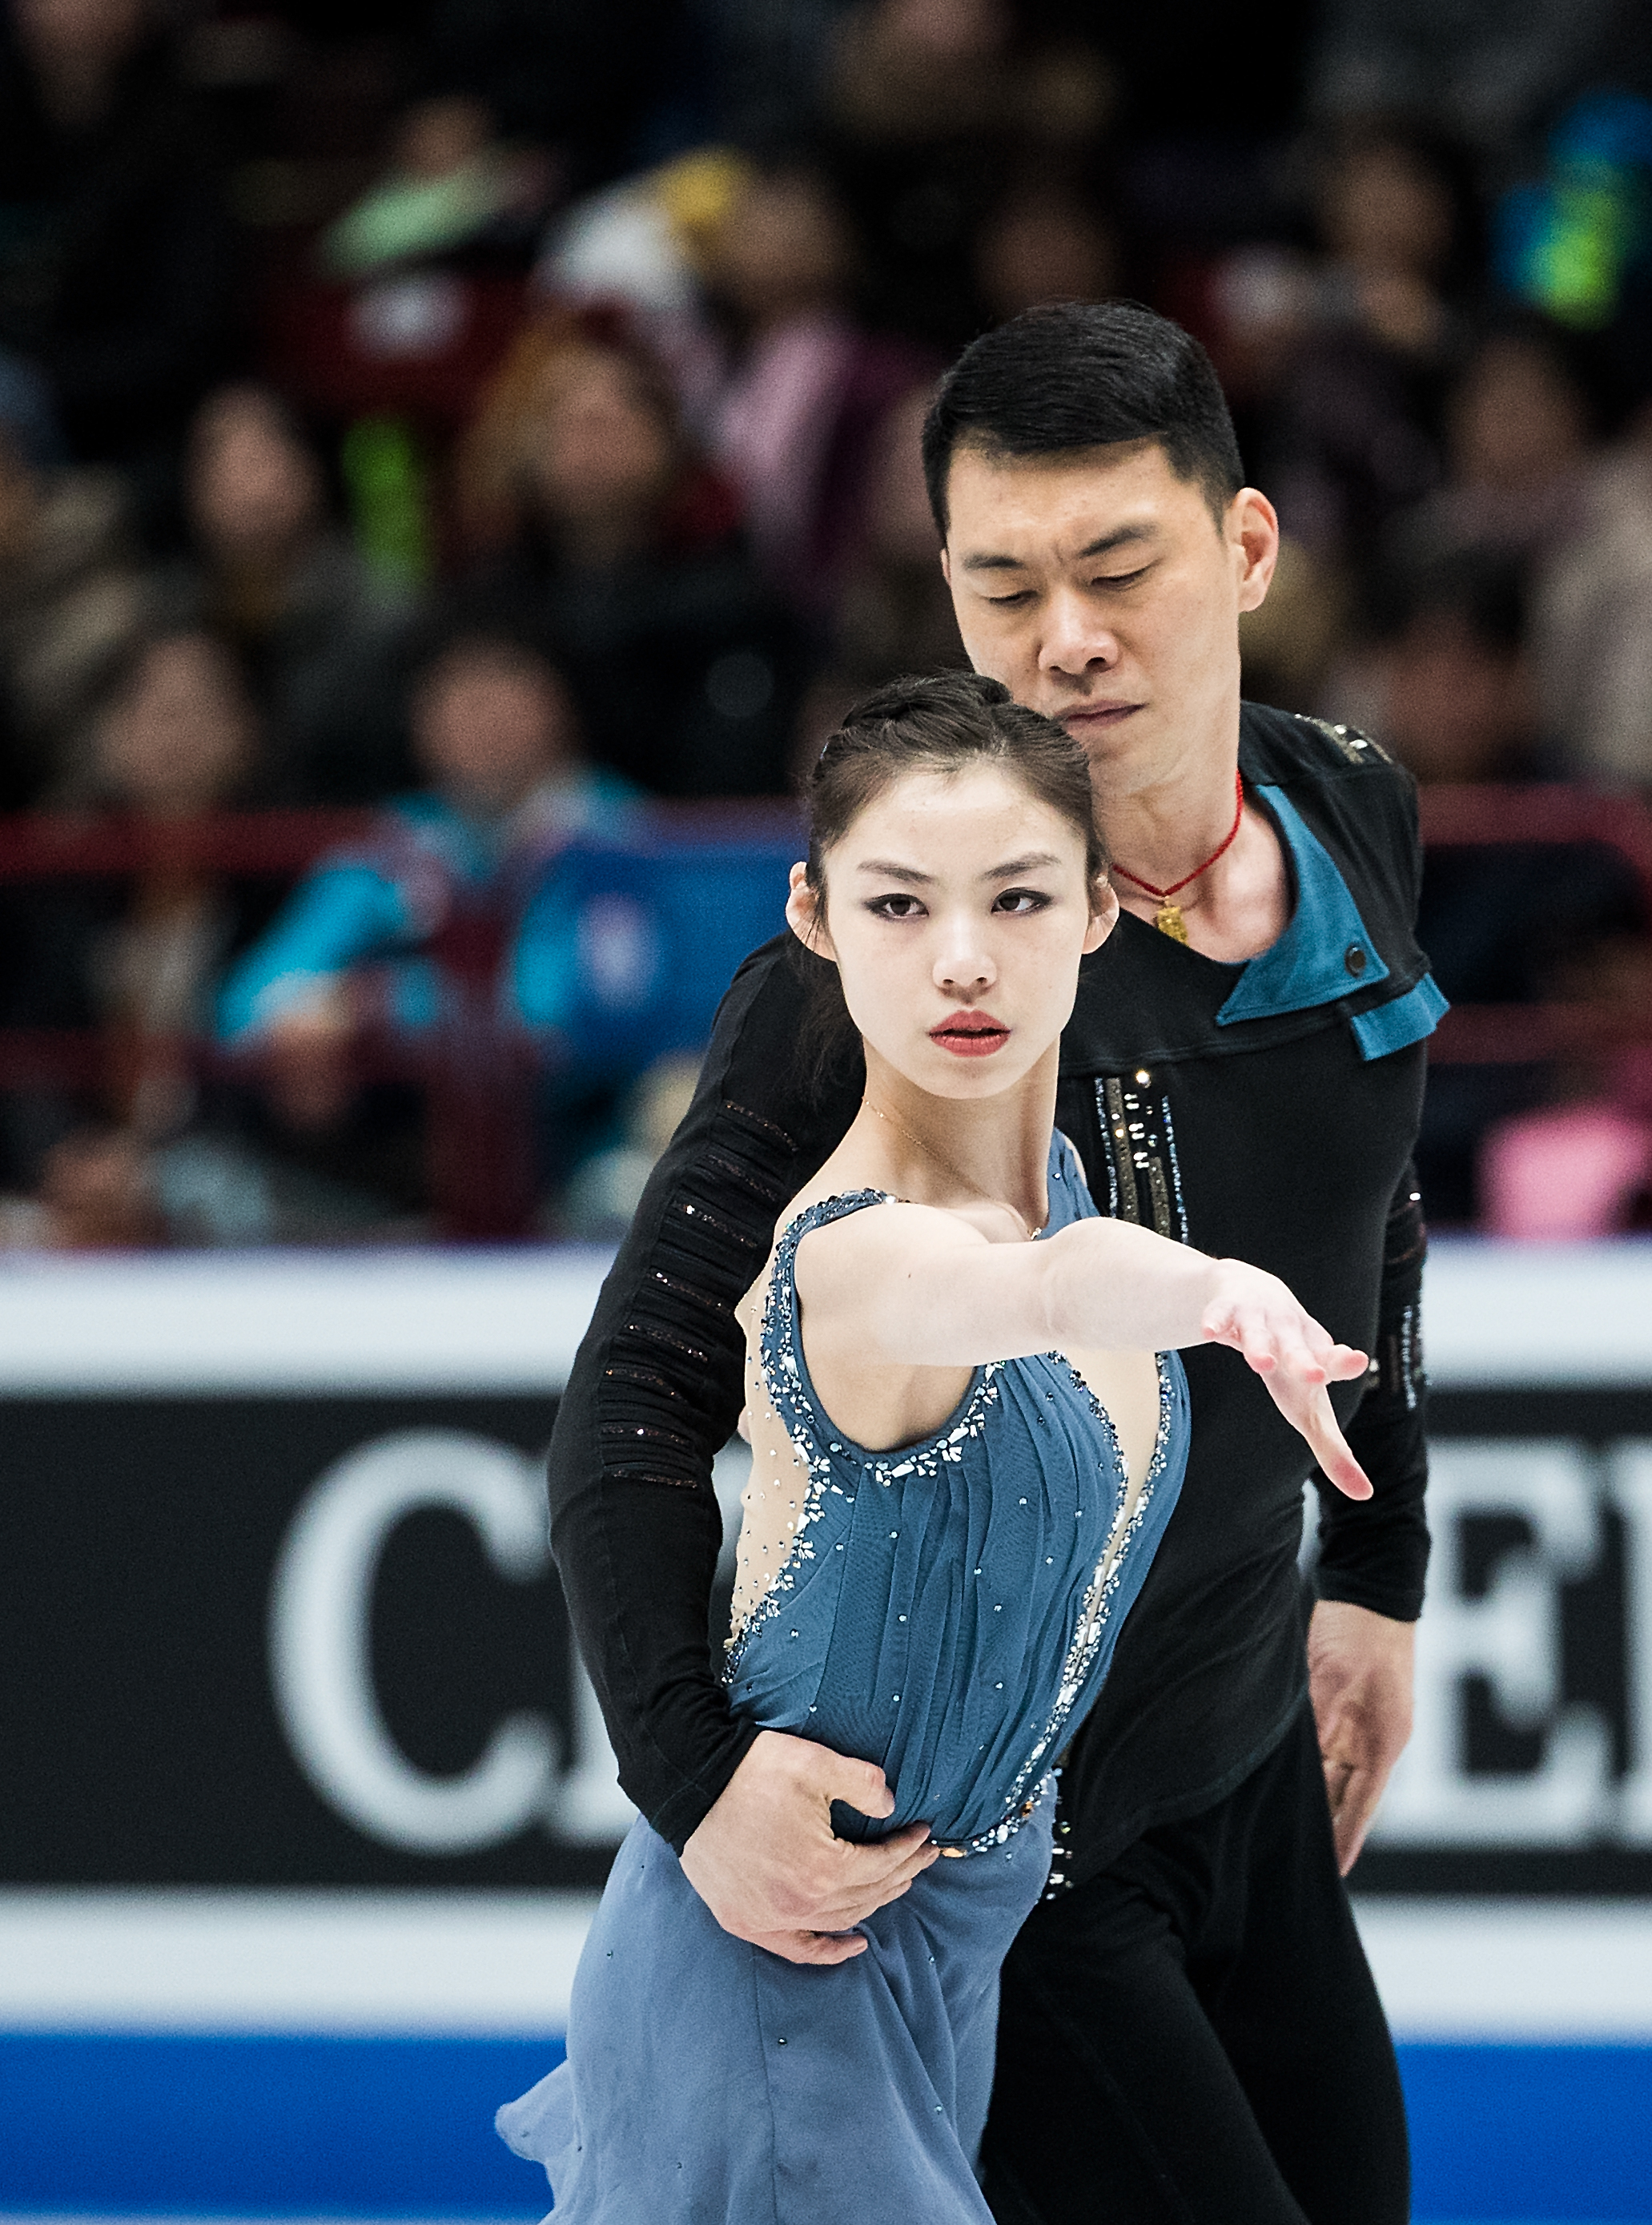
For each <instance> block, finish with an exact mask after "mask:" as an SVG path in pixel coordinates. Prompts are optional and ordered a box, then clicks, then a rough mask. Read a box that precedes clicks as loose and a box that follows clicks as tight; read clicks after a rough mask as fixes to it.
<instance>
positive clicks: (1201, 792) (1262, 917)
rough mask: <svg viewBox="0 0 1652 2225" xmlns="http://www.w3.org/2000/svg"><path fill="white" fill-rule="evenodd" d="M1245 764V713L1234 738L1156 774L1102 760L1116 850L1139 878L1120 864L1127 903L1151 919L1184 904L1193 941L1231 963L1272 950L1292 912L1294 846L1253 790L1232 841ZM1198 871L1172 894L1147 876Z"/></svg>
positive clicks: (1102, 791) (1106, 812)
mask: <svg viewBox="0 0 1652 2225" xmlns="http://www.w3.org/2000/svg"><path fill="white" fill-rule="evenodd" d="M1237 770H1238V752H1237V721H1236V731H1235V733H1234V736H1233V739H1232V742H1231V745H1228V746H1225V747H1221V748H1215V747H1212V748H1208V749H1201V750H1199V751H1196V752H1195V751H1188V752H1187V754H1186V755H1185V756H1184V757H1182V758H1180V759H1179V760H1177V761H1175V762H1174V763H1171V764H1166V765H1164V766H1162V767H1160V768H1155V769H1153V771H1152V772H1151V773H1150V774H1149V777H1146V778H1143V777H1142V768H1140V767H1138V766H1135V765H1132V764H1130V760H1129V758H1128V757H1125V758H1121V759H1120V760H1119V761H1118V762H1117V763H1116V764H1105V763H1103V764H1097V765H1095V766H1094V768H1093V777H1094V783H1095V789H1096V813H1097V817H1098V821H1099V822H1100V826H1101V830H1102V834H1103V838H1104V840H1105V842H1106V845H1107V850H1108V854H1109V856H1110V857H1111V858H1113V859H1116V860H1117V863H1118V865H1120V866H1123V867H1128V869H1129V872H1130V874H1132V875H1134V876H1135V877H1136V878H1134V879H1130V878H1126V877H1125V874H1124V873H1123V872H1115V873H1114V875H1113V885H1114V888H1115V889H1116V891H1117V895H1118V901H1119V903H1120V904H1121V905H1122V906H1123V909H1124V910H1126V911H1129V912H1133V913H1134V914H1135V915H1136V917H1137V918H1138V919H1142V920H1145V921H1147V922H1148V923H1149V925H1151V924H1153V923H1154V922H1155V921H1156V920H1157V919H1158V918H1159V916H1160V915H1161V911H1162V910H1163V909H1164V907H1165V905H1166V904H1167V903H1171V904H1174V906H1175V907H1176V909H1177V910H1178V911H1179V912H1180V918H1181V924H1182V926H1183V928H1184V929H1185V930H1186V933H1187V941H1188V942H1189V943H1190V944H1191V946H1192V947H1193V949H1195V950H1198V951H1200V952H1202V953H1203V954H1204V955H1205V956H1206V957H1207V958H1218V959H1223V960H1228V961H1230V962H1234V961H1237V960H1243V959H1246V958H1254V957H1256V956H1257V955H1258V954H1259V953H1261V952H1262V951H1263V950H1266V949H1267V948H1269V945H1270V944H1272V943H1274V942H1276V941H1278V939H1279V937H1280V935H1282V933H1283V932H1284V929H1285V926H1286V923H1287V922H1288V920H1289V917H1290V880H1289V876H1288V873H1287V872H1286V868H1285V858H1284V852H1283V850H1282V846H1281V844H1280V839H1279V836H1278V834H1277V833H1276V831H1275V827H1274V823H1273V821H1272V820H1271V819H1270V818H1269V816H1268V815H1267V814H1266V813H1265V812H1264V811H1263V810H1262V808H1260V806H1259V805H1257V804H1256V802H1254V801H1252V800H1250V799H1249V798H1247V800H1246V802H1245V807H1244V813H1243V815H1242V816H1241V818H1240V821H1239V828H1238V832H1237V834H1236V835H1234V838H1233V840H1232V842H1231V845H1229V846H1228V847H1227V848H1225V849H1223V848H1222V845H1223V842H1224V840H1225V837H1226V836H1227V835H1228V834H1229V832H1230V830H1231V828H1232V826H1233V818H1234V808H1235V790H1234V780H1235V776H1236V774H1237ZM1218 850H1219V851H1220V852H1221V854H1220V855H1219V856H1218V857H1216V858H1215V859H1214V862H1213V863H1212V864H1210V865H1205V870H1204V871H1203V872H1200V871H1199V867H1200V866H1201V865H1204V863H1205V860H1206V859H1210V858H1212V853H1215V852H1217V851H1218ZM1188 874H1193V875H1195V876H1196V878H1194V879H1193V880H1191V881H1188V882H1187V885H1186V886H1184V887H1182V888H1181V889H1180V890H1177V891H1176V893H1175V894H1174V896H1173V897H1168V898H1161V897H1155V896H1153V895H1151V894H1149V891H1148V890H1147V889H1144V888H1142V887H1140V886H1138V885H1137V884H1138V882H1142V881H1145V882H1148V883H1150V884H1151V885H1152V886H1153V887H1154V888H1158V889H1174V887H1175V884H1176V883H1177V882H1178V881H1181V880H1183V879H1184V878H1185V877H1186V876H1187V875H1188Z"/></svg>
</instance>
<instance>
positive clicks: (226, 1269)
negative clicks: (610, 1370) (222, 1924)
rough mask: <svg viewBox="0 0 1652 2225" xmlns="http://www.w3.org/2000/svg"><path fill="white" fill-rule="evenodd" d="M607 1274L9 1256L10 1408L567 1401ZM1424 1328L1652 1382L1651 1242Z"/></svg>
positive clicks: (576, 1249) (3, 1346) (487, 1257)
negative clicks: (70, 1398)
mask: <svg viewBox="0 0 1652 2225" xmlns="http://www.w3.org/2000/svg"><path fill="white" fill-rule="evenodd" d="M610 1258H611V1254H610V1253H609V1252H605V1251H603V1250H602V1249H600V1248H598V1247H594V1246H535V1247H523V1248H520V1249H516V1250H511V1251H498V1252H461V1251H453V1252H440V1251H422V1252H349V1253H340V1252H259V1253H237V1252H226V1253H199V1252H197V1253H175V1254H172V1255H168V1256H162V1257H158V1258H157V1257H137V1258H30V1257H27V1256H23V1257H19V1256H13V1257H11V1258H7V1259H5V1260H4V1261H3V1262H0V1394H3V1393H5V1392H10V1393H11V1394H13V1395H14V1396H16V1395H20V1394H21V1395H25V1396H27V1395H30V1394H35V1395H52V1394H57V1395H62V1394H64V1393H73V1392H76V1391H85V1392H87V1393H93V1394H95V1393H100V1392H101V1393H134V1392H136V1393H142V1392H144V1391H155V1392H164V1393H170V1394H172V1395H174V1396H176V1395H179V1394H188V1393H191V1392H199V1393H204V1394H211V1393H214V1392H225V1391H243V1392H260V1391H294V1392H296V1393H315V1392H325V1391H336V1392H349V1391H529V1392H532V1391H539V1392H544V1393H547V1394H551V1395H554V1394H555V1393H556V1392H557V1391H560V1389H561V1388H562V1386H563V1385H564V1384H565V1383H566V1380H567V1375H568V1370H569V1368H570V1367H571V1366H572V1365H573V1354H574V1352H575V1350H576V1348H577V1347H578V1345H579V1339H580V1337H581V1335H582V1334H584V1332H585V1324H586V1322H588V1321H589V1319H590V1315H591V1309H592V1305H593V1304H594V1303H595V1300H596V1296H597V1292H598V1290H599V1289H600V1287H601V1284H602V1278H603V1276H604V1273H605V1272H606V1271H607V1267H608V1263H609V1259H610ZM1424 1330H1425V1338H1426V1349H1427V1363H1428V1371H1429V1374H1430V1377H1431V1379H1433V1380H1434V1382H1436V1383H1437V1384H1439V1385H1440V1386H1441V1387H1442V1388H1447V1387H1449V1388H1459V1387H1460V1388H1465V1389H1466V1388H1470V1387H1472V1386H1475V1385H1497V1384H1503V1383H1507V1384H1518V1385H1528V1386H1540V1385H1541V1386H1557V1385H1589V1384H1598V1383H1613V1384H1619V1385H1624V1384H1631V1385H1632V1384H1635V1383H1638V1382H1646V1381H1652V1240H1643V1239H1628V1240H1625V1241H1623V1242H1619V1243H1613V1244H1600V1245H1589V1246H1577V1245H1503V1244H1492V1243H1487V1242H1481V1241H1478V1240H1476V1239H1465V1238H1451V1239H1436V1241H1435V1243H1434V1250H1433V1255H1432V1257H1431V1258H1430V1261H1429V1265H1428V1276H1427V1290H1426V1295H1425V1300H1424Z"/></svg>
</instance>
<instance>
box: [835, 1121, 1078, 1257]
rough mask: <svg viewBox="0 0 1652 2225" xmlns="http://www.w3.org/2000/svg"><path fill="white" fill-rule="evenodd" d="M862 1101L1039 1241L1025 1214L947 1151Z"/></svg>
mask: <svg viewBox="0 0 1652 2225" xmlns="http://www.w3.org/2000/svg"><path fill="white" fill-rule="evenodd" d="M860 1101H861V1103H862V1104H863V1105H864V1106H865V1107H866V1110H867V1111H868V1112H874V1113H876V1114H877V1118H878V1119H880V1120H881V1121H883V1125H885V1127H889V1128H893V1129H894V1131H895V1132H896V1135H897V1136H904V1137H905V1138H906V1139H907V1141H908V1144H912V1145H913V1146H914V1147H915V1149H916V1150H918V1151H921V1152H923V1153H924V1155H925V1156H926V1157H928V1158H932V1159H933V1160H934V1163H935V1164H936V1165H937V1166H938V1167H945V1169H946V1171H947V1173H948V1174H949V1175H950V1176H952V1178H953V1181H954V1182H962V1183H963V1185H964V1187H965V1189H972V1190H973V1191H974V1192H975V1195H977V1197H979V1198H984V1199H985V1201H986V1202H987V1203H988V1204H989V1205H1001V1206H1002V1207H1003V1209H1004V1211H1005V1212H1006V1213H1011V1214H1015V1217H1016V1220H1018V1221H1019V1222H1020V1223H1021V1227H1022V1234H1023V1235H1024V1236H1025V1237H1026V1239H1027V1241H1028V1242H1029V1244H1033V1243H1035V1242H1036V1241H1037V1231H1036V1230H1035V1228H1034V1227H1033V1225H1032V1223H1031V1222H1030V1221H1029V1220H1028V1218H1027V1216H1026V1214H1024V1213H1022V1212H1021V1211H1020V1210H1019V1208H1016V1206H1013V1205H1011V1204H1010V1201H1009V1199H1008V1198H1007V1197H994V1196H993V1195H992V1193H991V1190H986V1189H982V1187H981V1185H980V1183H979V1182H977V1181H975V1180H974V1178H973V1177H972V1176H969V1175H966V1174H965V1171H964V1170H963V1168H962V1167H960V1166H959V1165H958V1164H957V1163H955V1162H954V1161H953V1160H952V1159H949V1158H948V1157H947V1156H946V1153H945V1151H937V1150H936V1149H935V1147H934V1144H926V1143H925V1141H924V1139H923V1138H922V1137H921V1136H915V1135H914V1134H913V1132H912V1131H911V1129H910V1128H908V1126H907V1125H906V1123H905V1121H904V1120H897V1119H896V1117H895V1115H894V1113H893V1112H885V1111H884V1110H883V1106H881V1105H874V1104H873V1102H872V1100H871V1099H870V1097H864V1096H863V1097H862V1099H861V1100H860Z"/></svg>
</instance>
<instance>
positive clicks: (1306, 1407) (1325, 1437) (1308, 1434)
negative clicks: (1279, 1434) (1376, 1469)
mask: <svg viewBox="0 0 1652 2225" xmlns="http://www.w3.org/2000/svg"><path fill="white" fill-rule="evenodd" d="M1268 1388H1269V1392H1270V1393H1271V1394H1272V1397H1273V1400H1274V1404H1275V1405H1276V1406H1277V1407H1278V1409H1279V1410H1280V1412H1281V1413H1282V1415H1283V1416H1284V1417H1285V1419H1286V1420H1287V1421H1288V1423H1290V1425H1291V1427H1292V1428H1293V1429H1297V1430H1300V1431H1301V1435H1302V1436H1304V1437H1305V1438H1306V1439H1307V1445H1308V1449H1309V1450H1310V1452H1312V1454H1313V1457H1314V1459H1315V1460H1316V1461H1318V1463H1319V1466H1320V1473H1321V1474H1323V1475H1324V1476H1325V1477H1326V1480H1327V1481H1329V1482H1331V1483H1333V1484H1334V1485H1335V1486H1336V1487H1337V1489H1338V1490H1339V1492H1341V1493H1343V1495H1344V1497H1345V1498H1347V1499H1369V1498H1370V1496H1371V1482H1370V1477H1369V1476H1368V1475H1367V1474H1366V1473H1365V1471H1364V1468H1363V1467H1361V1466H1360V1465H1359V1462H1358V1461H1357V1460H1356V1459H1355V1458H1354V1456H1353V1455H1352V1453H1351V1452H1350V1450H1349V1449H1348V1441H1347V1439H1346V1438H1345V1436H1343V1434H1342V1431H1341V1429H1340V1428H1339V1425H1338V1423H1337V1417H1336V1415H1335V1414H1334V1413H1333V1412H1332V1407H1331V1394H1330V1392H1329V1391H1327V1390H1326V1388H1325V1386H1324V1385H1323V1384H1321V1385H1320V1387H1319V1388H1318V1389H1317V1390H1311V1391H1310V1390H1305V1389H1303V1388H1302V1387H1301V1385H1293V1384H1291V1383H1288V1382H1286V1381H1282V1380H1275V1381H1270V1382H1269V1385H1268Z"/></svg>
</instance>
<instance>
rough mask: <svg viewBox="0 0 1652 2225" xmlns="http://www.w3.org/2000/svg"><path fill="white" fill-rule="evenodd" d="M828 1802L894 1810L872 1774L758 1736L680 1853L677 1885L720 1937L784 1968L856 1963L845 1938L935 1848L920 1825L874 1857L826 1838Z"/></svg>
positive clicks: (845, 1760) (854, 1946)
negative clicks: (682, 1882)
mask: <svg viewBox="0 0 1652 2225" xmlns="http://www.w3.org/2000/svg"><path fill="white" fill-rule="evenodd" d="M834 1800H843V1801H846V1802H847V1803H848V1804H849V1806H850V1807H851V1808H858V1810H860V1812H861V1814H862V1815H863V1816H887V1815H889V1813H890V1811H891V1810H893V1808H894V1806H895V1799H894V1796H893V1794H892V1793H891V1792H890V1791H889V1786H888V1784H887V1783H886V1782H885V1781H884V1777H883V1771H882V1770H881V1769H879V1768H877V1766H876V1765H875V1764H873V1763H871V1762H869V1761H855V1760H852V1759H850V1758H849V1757H848V1756H847V1755H845V1754H840V1753H832V1750H831V1748H830V1747H829V1746H817V1745H816V1744H815V1743H814V1741H813V1740H812V1739H799V1738H792V1737H791V1736H789V1735H788V1734H787V1733H786V1732H784V1731H759V1732H758V1734H757V1735H756V1738H755V1739H754V1740H752V1742H751V1745H750V1748H749V1750H748V1752H747V1753H746V1756H745V1759H744V1760H743V1761H742V1762H741V1764H740V1766H739V1767H738V1768H737V1770H736V1771H735V1772H734V1774H733V1776H732V1777H731V1778H730V1779H729V1781H728V1783H727V1784H725V1786H724V1788H723V1791H722V1793H721V1795H720V1796H719V1797H718V1800H717V1801H716V1803H714V1805H713V1806H712V1809H711V1810H710V1811H709V1812H708V1813H707V1815H706V1819H705V1821H704V1822H702V1823H701V1824H700V1826H699V1829H698V1830H697V1831H695V1833H694V1834H693V1836H692V1838H690V1840H689V1841H688V1843H687V1846H686V1847H685V1848H683V1850H682V1869H683V1875H684V1876H685V1877H686V1878H687V1880H688V1882H689V1884H690V1885H692V1886H693V1888H694V1891H695V1892H697V1893H698V1894H699V1897H700V1899H702V1900H703V1901H704V1902H705V1904H706V1907H707V1908H709V1909H710V1911H711V1912H712V1915H713V1916H714V1917H715V1918H717V1920H718V1923H719V1924H721V1925H722V1927H723V1929H724V1930H725V1931H729V1932H732V1933H733V1935H734V1937H736V1938H737V1939H748V1940H750V1942H751V1943H752V1944H753V1945H754V1946H757V1947H766V1948H767V1949H769V1953H770V1954H771V1955H780V1956H784V1957H785V1959H786V1961H787V1962H847V1961H848V1960H849V1959H850V1957H851V1956H854V1955H862V1954H864V1952H865V1950H866V1940H865V1937H864V1934H863V1933H861V1932H858V1931H857V1930H854V1929H853V1927H854V1926H855V1925H856V1924H862V1923H864V1921H865V1919H866V1918H868V1917H869V1916H870V1914H871V1913H872V1911H873V1910H874V1909H878V1908H882V1907H883V1905H885V1904H886V1903H887V1902H889V1901H891V1900H898V1899H900V1898H901V1895H902V1893H903V1892H906V1890H907V1888H908V1886H910V1884H911V1883H912V1880H914V1878H915V1877H917V1876H918V1875H919V1874H920V1873H921V1872H922V1871H924V1870H927V1868H928V1867H929V1865H930V1863H931V1862H933V1861H934V1860H935V1859H936V1857H937V1856H938V1855H939V1854H940V1848H939V1847H936V1846H934V1845H932V1844H931V1842H930V1838H929V1829H928V1826H927V1824H924V1823H911V1824H908V1827H907V1829H905V1830H903V1831H898V1832H896V1835H894V1837H893V1838H889V1839H884V1840H881V1841H879V1842H878V1843H877V1845H875V1846H860V1845H857V1844H855V1843H854V1842H853V1841H851V1840H848V1839H839V1838H834V1837H833V1835H832V1802H833V1801H834Z"/></svg>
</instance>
